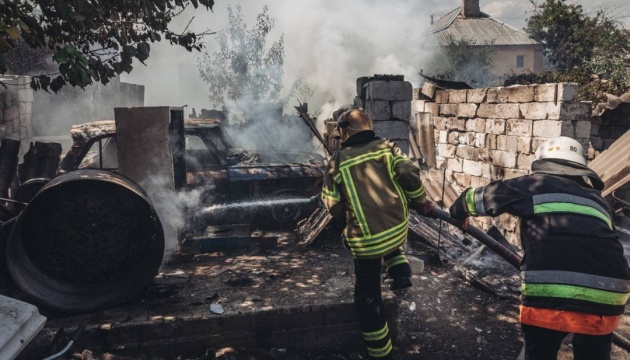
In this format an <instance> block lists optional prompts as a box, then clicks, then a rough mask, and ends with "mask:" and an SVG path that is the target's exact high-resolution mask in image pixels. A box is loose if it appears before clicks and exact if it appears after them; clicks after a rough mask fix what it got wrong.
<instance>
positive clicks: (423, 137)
mask: <svg viewBox="0 0 630 360" xmlns="http://www.w3.org/2000/svg"><path fill="white" fill-rule="evenodd" d="M415 123H416V124H415V127H416V129H415V130H416V131H415V132H416V133H417V134H418V136H417V137H416V138H417V139H418V142H419V144H418V146H419V147H420V151H421V152H422V157H423V158H424V161H425V162H426V164H427V165H428V166H429V167H430V168H432V169H435V165H436V159H435V139H434V136H433V116H431V114H429V113H417V114H416V118H415Z"/></svg>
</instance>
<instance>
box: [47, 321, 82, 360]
mask: <svg viewBox="0 0 630 360" xmlns="http://www.w3.org/2000/svg"><path fill="white" fill-rule="evenodd" d="M84 328H85V325H81V326H79V327H78V328H77V329H76V330H75V331H74V335H73V336H72V339H70V341H69V342H68V345H66V346H65V347H64V348H63V349H61V351H59V352H58V353H55V354H53V355H50V356H49V357H47V358H44V360H54V359H58V358H60V357H61V356H63V355H64V354H65V353H67V352H68V350H70V348H71V347H72V345H74V341H75V340H76V339H77V337H78V336H79V335H80V334H81V333H82V332H83V329H84Z"/></svg>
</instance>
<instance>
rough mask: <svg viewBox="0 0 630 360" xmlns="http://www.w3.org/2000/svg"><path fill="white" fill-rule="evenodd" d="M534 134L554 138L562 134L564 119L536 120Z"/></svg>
mask: <svg viewBox="0 0 630 360" xmlns="http://www.w3.org/2000/svg"><path fill="white" fill-rule="evenodd" d="M533 135H534V136H536V137H544V138H552V137H556V136H561V135H562V121H558V120H541V121H534V131H533Z"/></svg>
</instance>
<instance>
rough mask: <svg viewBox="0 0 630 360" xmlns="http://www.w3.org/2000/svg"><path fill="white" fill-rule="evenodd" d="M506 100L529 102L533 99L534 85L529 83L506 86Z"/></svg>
mask: <svg viewBox="0 0 630 360" xmlns="http://www.w3.org/2000/svg"><path fill="white" fill-rule="evenodd" d="M506 90H507V102H510V103H529V102H532V101H534V92H535V87H534V86H529V85H515V86H510V87H508V88H506Z"/></svg>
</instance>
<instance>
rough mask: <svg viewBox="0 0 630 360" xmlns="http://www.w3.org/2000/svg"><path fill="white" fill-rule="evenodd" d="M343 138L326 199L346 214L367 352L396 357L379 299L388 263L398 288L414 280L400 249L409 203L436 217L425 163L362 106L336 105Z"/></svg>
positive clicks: (328, 204) (328, 178) (331, 169)
mask: <svg viewBox="0 0 630 360" xmlns="http://www.w3.org/2000/svg"><path fill="white" fill-rule="evenodd" d="M334 118H335V119H336V120H337V128H336V129H337V131H338V132H339V135H340V137H341V140H342V143H341V147H340V149H339V150H338V151H337V152H336V153H335V154H334V155H333V156H332V158H331V159H330V162H329V163H328V166H327V169H326V172H325V174H324V184H323V189H322V202H323V204H324V206H325V207H326V209H328V211H329V212H330V214H331V215H333V216H335V217H345V220H346V227H345V230H344V237H345V241H346V242H347V245H348V247H349V248H350V251H351V252H352V255H353V257H354V267H355V277H356V282H355V289H354V303H355V306H356V308H357V311H358V313H359V318H360V322H361V328H362V331H363V337H364V339H365V341H366V346H367V352H368V358H369V359H391V351H392V342H391V338H390V335H389V328H388V326H387V321H386V320H385V314H384V309H383V301H382V298H381V281H380V280H381V268H382V261H384V263H385V267H386V268H387V272H388V274H389V276H390V277H391V278H392V283H391V285H390V288H391V289H392V290H398V289H403V288H407V287H410V286H411V267H410V266H409V261H408V260H407V258H406V257H405V255H404V254H403V252H402V246H403V244H404V242H405V241H406V239H407V231H408V230H407V228H408V223H409V211H408V209H409V207H411V208H412V209H416V210H417V211H419V212H420V213H421V214H423V215H427V216H433V217H435V210H434V208H433V205H432V204H431V202H429V201H427V200H426V197H425V189H424V186H423V185H422V182H421V180H420V170H419V168H418V167H417V166H415V165H414V164H413V163H412V162H411V160H409V158H408V157H407V156H406V155H405V154H404V153H403V152H402V151H401V150H400V148H399V147H398V146H397V145H396V144H394V143H393V142H390V141H388V140H387V139H381V138H379V137H377V136H376V134H375V133H374V131H373V130H372V129H373V126H372V119H371V118H370V116H369V115H368V114H367V113H366V112H365V111H364V110H363V109H361V108H354V109H349V110H348V109H340V110H338V111H336V112H335V114H334Z"/></svg>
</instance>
